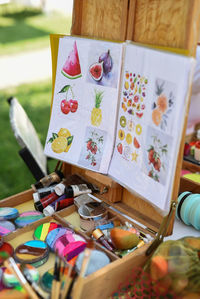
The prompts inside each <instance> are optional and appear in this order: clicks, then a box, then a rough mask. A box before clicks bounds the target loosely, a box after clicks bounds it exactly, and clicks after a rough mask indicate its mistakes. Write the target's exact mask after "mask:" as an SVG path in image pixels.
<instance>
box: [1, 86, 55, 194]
mask: <svg viewBox="0 0 200 299" xmlns="http://www.w3.org/2000/svg"><path fill="white" fill-rule="evenodd" d="M12 95H15V96H16V97H17V99H18V101H19V102H20V103H21V105H22V106H23V107H24V109H25V111H26V112H27V114H28V116H29V118H30V119H31V121H32V123H33V125H34V126H35V128H36V130H37V132H38V135H39V137H40V140H41V142H42V144H43V145H44V143H45V139H46V134H47V129H48V125H49V115H50V102H51V81H45V82H38V83H34V84H27V85H21V86H19V87H17V88H9V89H6V90H2V91H0V106H1V108H0V128H1V145H0V165H1V168H0V199H2V198H5V197H7V196H10V195H13V194H15V193H18V192H21V191H24V190H26V189H29V188H30V186H31V184H33V183H34V182H35V180H34V178H33V176H32V174H31V173H30V171H29V170H28V168H27V166H26V165H25V163H24V162H23V160H22V159H21V157H20V156H19V154H18V151H19V150H20V147H19V145H18V143H17V141H16V139H15V137H14V134H13V132H12V130H11V126H10V121H9V105H8V103H7V101H6V99H7V98H8V97H10V96H12ZM55 165H56V161H55V160H52V161H50V164H49V166H50V171H51V170H52V171H53V169H54V167H55Z"/></svg>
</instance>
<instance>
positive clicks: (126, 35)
mask: <svg viewBox="0 0 200 299" xmlns="http://www.w3.org/2000/svg"><path fill="white" fill-rule="evenodd" d="M198 11H200V2H199V1H198V0H190V1H188V0H180V1H174V0H162V1H161V0H158V1H152V0H139V1H138V0H109V1H108V0H101V1H98V0H93V1H91V0H84V1H83V0H74V7H73V18H72V28H71V34H72V35H81V36H85V37H86V36H88V37H96V38H103V39H107V40H120V41H124V40H132V41H134V42H139V43H143V44H151V45H155V46H162V47H167V48H171V50H175V49H182V50H184V53H185V54H186V55H190V56H195V51H196V45H197V41H198V38H199V28H200V18H199V16H198ZM52 59H55V57H52ZM54 81H55V78H54V77H53V86H54ZM188 111H189V104H188V107H187V113H186V115H185V121H184V129H183V136H182V141H181V144H180V150H179V155H178V159H177V165H176V174H175V180H174V182H173V192H172V198H171V201H176V198H177V195H178V190H179V183H180V170H181V166H182V157H183V147H184V141H185V131H186V125H187V114H188ZM63 170H64V173H65V174H66V175H67V174H69V173H71V174H79V175H82V176H83V177H84V178H86V179H87V180H88V181H90V182H91V183H94V184H96V185H97V186H99V187H100V191H101V193H103V194H101V195H100V196H99V197H100V198H101V199H102V200H104V201H105V202H107V203H109V204H110V205H112V206H114V207H115V208H116V209H118V210H119V211H121V212H123V213H125V214H126V215H128V216H130V217H132V218H134V219H135V220H137V221H139V222H141V223H142V224H144V225H145V226H147V227H148V228H150V229H151V230H153V231H155V232H157V231H158V229H159V227H160V224H161V222H162V221H163V216H162V215H161V214H160V213H159V212H158V211H157V210H156V209H155V208H154V207H153V206H152V205H151V204H150V203H148V202H146V201H144V200H142V199H141V198H139V197H137V196H134V195H132V194H131V193H130V192H128V191H127V190H126V189H125V188H123V187H121V186H120V185H119V184H117V183H116V182H114V181H113V180H112V179H111V178H109V177H107V176H104V175H101V174H99V173H95V172H92V171H89V170H83V169H81V168H78V167H76V166H72V165H69V164H64V167H63ZM105 188H107V189H108V191H107V192H106V193H104V192H105ZM172 218H173V219H174V217H172ZM172 228H173V220H172V221H171V223H170V226H169V228H168V234H171V232H172Z"/></svg>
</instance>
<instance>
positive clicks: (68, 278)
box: [61, 277, 72, 299]
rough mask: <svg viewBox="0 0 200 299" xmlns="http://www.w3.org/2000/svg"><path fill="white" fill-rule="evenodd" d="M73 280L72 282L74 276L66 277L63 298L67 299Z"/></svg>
mask: <svg viewBox="0 0 200 299" xmlns="http://www.w3.org/2000/svg"><path fill="white" fill-rule="evenodd" d="M71 282H72V277H67V278H66V282H65V284H64V288H63V290H62V295H61V299H65V298H66V296H67V292H68V290H69V287H70V285H71Z"/></svg>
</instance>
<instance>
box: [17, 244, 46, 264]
mask: <svg viewBox="0 0 200 299" xmlns="http://www.w3.org/2000/svg"><path fill="white" fill-rule="evenodd" d="M48 256H49V249H48V247H47V245H46V243H45V242H43V241H39V240H31V241H27V242H25V243H23V244H21V245H19V246H18V247H17V248H16V249H15V251H14V258H15V260H16V261H17V262H19V263H22V264H32V265H33V266H34V267H39V266H41V265H43V264H44V263H45V262H46V261H47V259H48Z"/></svg>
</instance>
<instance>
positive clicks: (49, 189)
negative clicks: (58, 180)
mask: <svg viewBox="0 0 200 299" xmlns="http://www.w3.org/2000/svg"><path fill="white" fill-rule="evenodd" d="M55 186H56V185H52V186H49V187H44V188H40V189H38V190H37V192H35V193H33V201H34V203H35V202H37V201H40V199H41V198H43V197H45V196H47V195H49V194H51V193H53V192H54V188H55Z"/></svg>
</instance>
